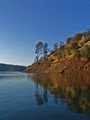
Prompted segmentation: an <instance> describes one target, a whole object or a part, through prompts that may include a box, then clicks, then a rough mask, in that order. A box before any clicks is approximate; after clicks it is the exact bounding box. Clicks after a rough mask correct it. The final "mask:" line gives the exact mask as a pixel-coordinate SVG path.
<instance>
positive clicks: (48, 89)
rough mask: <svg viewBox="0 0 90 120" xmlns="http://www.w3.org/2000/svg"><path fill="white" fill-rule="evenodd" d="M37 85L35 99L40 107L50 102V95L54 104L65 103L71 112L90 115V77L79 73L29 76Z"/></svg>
mask: <svg viewBox="0 0 90 120" xmlns="http://www.w3.org/2000/svg"><path fill="white" fill-rule="evenodd" d="M31 77H32V80H33V82H34V83H35V87H36V88H35V97H36V102H37V104H38V105H42V104H45V103H47V102H48V99H49V95H48V94H50V95H52V96H53V99H54V102H55V103H58V102H65V103H67V107H68V109H69V110H73V111H77V112H85V113H87V114H90V75H87V74H84V75H80V74H78V73H74V74H68V75H60V74H59V75H58V74H37V75H32V76H29V75H28V79H30V78H31Z"/></svg>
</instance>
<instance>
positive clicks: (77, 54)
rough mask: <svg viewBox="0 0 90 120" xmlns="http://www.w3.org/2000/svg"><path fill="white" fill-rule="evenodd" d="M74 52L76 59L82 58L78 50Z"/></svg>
mask: <svg viewBox="0 0 90 120" xmlns="http://www.w3.org/2000/svg"><path fill="white" fill-rule="evenodd" d="M73 52H74V57H76V58H80V56H81V55H80V51H79V50H78V49H76V50H74V51H73Z"/></svg>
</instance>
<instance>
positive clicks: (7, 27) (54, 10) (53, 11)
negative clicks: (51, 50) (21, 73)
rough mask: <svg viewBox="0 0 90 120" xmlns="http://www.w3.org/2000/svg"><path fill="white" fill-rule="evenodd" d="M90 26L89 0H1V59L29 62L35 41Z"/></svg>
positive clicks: (64, 35)
mask: <svg viewBox="0 0 90 120" xmlns="http://www.w3.org/2000/svg"><path fill="white" fill-rule="evenodd" d="M87 28H90V0H0V63H11V64H20V65H30V64H32V63H33V61H34V58H35V54H34V50H35V44H36V43H37V42H38V41H43V42H47V43H48V44H49V46H50V47H52V46H53V44H54V43H55V42H59V41H65V40H66V38H67V37H69V36H72V35H74V34H76V33H77V32H82V31H84V30H86V29H87Z"/></svg>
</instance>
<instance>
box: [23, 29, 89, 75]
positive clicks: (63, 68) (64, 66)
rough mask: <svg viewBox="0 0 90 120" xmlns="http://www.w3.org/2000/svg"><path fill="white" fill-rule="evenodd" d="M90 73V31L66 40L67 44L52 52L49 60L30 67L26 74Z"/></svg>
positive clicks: (46, 59) (43, 58)
mask: <svg viewBox="0 0 90 120" xmlns="http://www.w3.org/2000/svg"><path fill="white" fill-rule="evenodd" d="M74 71H76V72H77V71H79V72H81V73H83V72H89V71H90V30H87V31H85V32H82V33H77V34H76V35H74V36H73V37H69V38H67V39H66V44H63V45H62V44H61V46H60V48H57V49H56V50H54V51H52V52H51V53H50V54H49V55H48V56H47V58H46V57H42V58H41V59H40V60H39V61H37V62H34V63H33V64H32V65H30V66H28V67H27V68H26V70H25V72H39V73H41V72H43V73H50V72H55V73H59V72H61V73H63V72H74Z"/></svg>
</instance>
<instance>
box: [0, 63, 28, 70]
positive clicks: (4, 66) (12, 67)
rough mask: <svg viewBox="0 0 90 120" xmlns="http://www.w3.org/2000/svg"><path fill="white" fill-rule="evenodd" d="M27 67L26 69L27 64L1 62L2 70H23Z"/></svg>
mask: <svg viewBox="0 0 90 120" xmlns="http://www.w3.org/2000/svg"><path fill="white" fill-rule="evenodd" d="M25 69H26V67H25V66H19V65H9V64H2V63H0V71H23V70H25Z"/></svg>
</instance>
